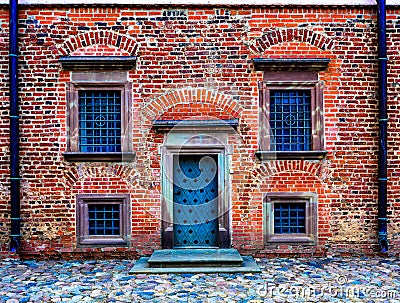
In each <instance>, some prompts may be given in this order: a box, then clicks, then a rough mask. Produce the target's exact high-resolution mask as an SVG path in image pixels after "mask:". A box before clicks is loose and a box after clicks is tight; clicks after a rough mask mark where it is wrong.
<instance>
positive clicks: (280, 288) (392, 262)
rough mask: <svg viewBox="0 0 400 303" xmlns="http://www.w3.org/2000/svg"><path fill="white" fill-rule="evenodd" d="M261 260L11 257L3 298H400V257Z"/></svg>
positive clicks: (1, 285) (256, 302)
mask: <svg viewBox="0 0 400 303" xmlns="http://www.w3.org/2000/svg"><path fill="white" fill-rule="evenodd" d="M257 261H258V264H259V265H260V267H261V268H262V273H261V274H233V275H230V274H229V275H228V274H207V275H205V274H195V275H193V274H181V275H129V274H128V271H129V269H131V268H132V266H133V264H134V261H130V260H129V261H69V262H66V261H46V262H42V261H40V262H36V261H25V262H19V261H14V260H13V261H11V260H6V261H2V262H0V302H7V303H16V302H163V303H167V302H190V303H192V302H193V303H194V302H196V303H197V302H198V303H203V302H213V303H214V302H246V303H247V302H249V303H264V302H400V260H396V259H380V258H377V259H355V258H354V259H339V258H333V259H331V258H329V259H315V258H312V259H261V260H257Z"/></svg>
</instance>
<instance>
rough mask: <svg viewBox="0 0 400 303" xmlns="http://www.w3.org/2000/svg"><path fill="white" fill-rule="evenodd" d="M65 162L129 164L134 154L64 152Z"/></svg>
mask: <svg viewBox="0 0 400 303" xmlns="http://www.w3.org/2000/svg"><path fill="white" fill-rule="evenodd" d="M63 156H64V158H65V160H67V161H70V162H131V161H133V160H134V159H135V153H131V152H123V153H79V152H66V153H64V154H63Z"/></svg>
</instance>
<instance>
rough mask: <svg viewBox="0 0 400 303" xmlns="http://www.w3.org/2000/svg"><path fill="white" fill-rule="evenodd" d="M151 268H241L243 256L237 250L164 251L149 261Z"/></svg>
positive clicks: (160, 251)
mask: <svg viewBox="0 0 400 303" xmlns="http://www.w3.org/2000/svg"><path fill="white" fill-rule="evenodd" d="M148 262H149V264H150V266H151V267H193V266H197V267H199V266H200V267H204V266H216V265H218V266H240V265H241V264H242V262H243V258H242V256H241V255H240V254H239V252H238V251H237V250H236V249H233V248H228V249H163V250H156V251H155V252H154V253H153V254H152V255H151V257H150V258H149V260H148Z"/></svg>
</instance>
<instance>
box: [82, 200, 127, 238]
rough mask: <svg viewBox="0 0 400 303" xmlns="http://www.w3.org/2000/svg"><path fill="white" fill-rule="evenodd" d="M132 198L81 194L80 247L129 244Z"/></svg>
mask: <svg viewBox="0 0 400 303" xmlns="http://www.w3.org/2000/svg"><path fill="white" fill-rule="evenodd" d="M129 201H130V199H129V196H128V195H112V196H103V195H78V197H77V219H78V220H77V221H78V222H77V235H78V244H79V245H113V246H114V245H117V246H119V245H128V238H129V237H128V231H129V230H130V224H129V218H130V216H129Z"/></svg>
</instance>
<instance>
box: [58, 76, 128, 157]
mask: <svg viewBox="0 0 400 303" xmlns="http://www.w3.org/2000/svg"><path fill="white" fill-rule="evenodd" d="M82 90H99V91H100V90H102V91H120V92H121V152H81V151H79V91H82ZM67 122H68V125H67V152H66V153H64V157H65V158H66V159H67V160H72V161H121V160H128V161H129V160H132V158H133V153H132V146H131V145H132V140H131V136H132V83H130V82H124V83H120V82H116V83H111V82H88V83H84V82H82V83H74V82H69V83H67Z"/></svg>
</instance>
